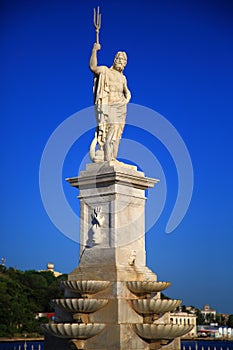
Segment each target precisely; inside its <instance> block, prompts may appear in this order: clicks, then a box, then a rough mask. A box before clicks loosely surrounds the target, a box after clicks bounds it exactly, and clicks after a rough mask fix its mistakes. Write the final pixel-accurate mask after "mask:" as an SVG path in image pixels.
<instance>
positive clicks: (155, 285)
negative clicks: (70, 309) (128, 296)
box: [127, 281, 171, 294]
mask: <svg viewBox="0 0 233 350" xmlns="http://www.w3.org/2000/svg"><path fill="white" fill-rule="evenodd" d="M170 284H171V283H170V282H157V281H131V282H127V287H128V289H129V290H130V291H131V292H133V293H135V294H146V293H157V292H160V291H161V290H164V289H166V288H168V287H169V286H170Z"/></svg>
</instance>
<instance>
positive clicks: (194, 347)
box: [0, 340, 233, 350]
mask: <svg viewBox="0 0 233 350" xmlns="http://www.w3.org/2000/svg"><path fill="white" fill-rule="evenodd" d="M0 350H44V343H43V342H42V341H17V342H0ZM181 350H233V342H231V341H220V340H214V341H182V342H181Z"/></svg>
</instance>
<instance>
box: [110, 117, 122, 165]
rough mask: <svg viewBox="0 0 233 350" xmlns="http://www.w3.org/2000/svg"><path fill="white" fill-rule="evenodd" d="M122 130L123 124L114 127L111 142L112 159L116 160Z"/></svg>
mask: <svg viewBox="0 0 233 350" xmlns="http://www.w3.org/2000/svg"><path fill="white" fill-rule="evenodd" d="M123 130H124V123H119V124H117V125H115V132H114V139H115V141H114V142H113V150H112V154H113V157H114V159H116V157H117V153H118V149H119V144H120V140H121V136H122V133H123Z"/></svg>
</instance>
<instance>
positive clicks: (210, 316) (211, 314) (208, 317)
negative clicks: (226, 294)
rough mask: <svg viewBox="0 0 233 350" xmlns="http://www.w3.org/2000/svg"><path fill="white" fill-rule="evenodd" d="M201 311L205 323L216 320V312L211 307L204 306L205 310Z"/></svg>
mask: <svg viewBox="0 0 233 350" xmlns="http://www.w3.org/2000/svg"><path fill="white" fill-rule="evenodd" d="M200 311H201V314H202V315H203V316H204V318H205V321H207V322H211V321H213V320H215V319H216V310H214V309H211V308H210V306H209V305H204V309H203V310H200Z"/></svg>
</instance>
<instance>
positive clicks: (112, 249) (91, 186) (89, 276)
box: [45, 161, 183, 350]
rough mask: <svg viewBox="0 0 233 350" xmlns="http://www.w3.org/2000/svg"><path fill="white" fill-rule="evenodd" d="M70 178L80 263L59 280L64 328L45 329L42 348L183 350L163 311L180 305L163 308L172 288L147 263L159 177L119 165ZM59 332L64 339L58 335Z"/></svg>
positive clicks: (95, 166) (59, 308)
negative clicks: (150, 197) (164, 293)
mask: <svg viewBox="0 0 233 350" xmlns="http://www.w3.org/2000/svg"><path fill="white" fill-rule="evenodd" d="M67 180H68V181H69V183H70V184H71V185H72V186H74V187H76V188H77V189H79V200H80V204H81V205H80V207H81V213H80V216H81V223H80V237H81V248H80V263H79V266H78V267H77V268H75V269H74V271H72V272H71V273H70V274H69V276H68V281H67V282H63V283H62V287H63V288H64V299H60V300H58V301H55V305H56V317H57V322H58V323H60V325H54V326H53V325H51V326H47V328H46V327H45V328H46V329H47V332H49V333H50V334H46V340H45V349H46V350H54V349H55V348H56V349H58V350H65V349H90V350H91V349H92V350H93V349H95V350H97V349H99V350H103V349H108V350H109V349H111V350H142V349H144V350H146V349H148V350H149V349H159V348H161V347H162V346H163V349H164V350H165V349H166V350H178V349H179V344H180V343H179V340H175V341H172V334H173V333H174V332H172V331H170V333H169V332H168V330H169V329H170V328H171V327H170V325H168V324H169V323H170V321H169V317H167V316H166V314H165V315H164V316H162V314H163V312H166V311H167V310H170V309H171V308H172V307H173V306H176V305H178V304H179V303H180V301H174V302H173V301H166V300H165V301H164V305H163V303H162V301H161V300H160V291H161V290H164V289H166V288H167V287H169V285H170V283H169V282H159V281H157V276H156V274H155V273H154V272H152V271H151V270H150V269H149V268H148V267H147V266H146V251H145V200H146V198H145V190H146V189H148V188H150V187H153V186H154V184H156V183H157V182H158V180H155V179H150V178H146V177H145V175H144V174H143V173H142V172H139V171H137V169H136V167H134V166H128V165H125V164H123V163H119V162H116V161H111V162H103V163H93V164H87V167H86V170H85V171H82V172H81V173H80V175H79V176H78V177H75V178H71V179H67ZM66 300H67V301H66ZM103 300H104V302H103ZM89 301H90V302H89ZM98 301H99V302H98ZM106 301H107V302H106ZM165 303H166V305H165ZM99 304H100V306H101V307H99ZM161 316H162V317H161ZM61 322H63V323H66V322H70V326H69V325H65V326H64V327H63V326H62V324H61ZM77 322H78V323H80V325H81V326H78V324H77ZM85 325H86V326H85ZM91 325H93V327H92V326H91ZM62 327H63V328H64V329H63V328H62ZM88 327H89V328H88ZM169 327H170V328H169ZM181 328H182V327H181ZM181 328H179V330H180V334H183V332H182V329H181ZM173 329H175V328H174V327H173ZM81 330H82V332H81ZM89 330H90V332H89V333H88V331H89ZM60 331H63V332H65V333H64V334H65V335H64V337H65V338H67V339H60V338H58V336H59V335H57V337H55V335H56V332H58V333H59V332H60ZM66 331H67V332H68V331H70V333H72V332H73V333H72V334H70V336H69V334H68V333H69V332H68V333H67V332H66ZM85 331H86V333H85ZM165 331H166V332H167V333H166V332H165ZM79 332H81V333H82V335H79ZM61 333H62V332H61ZM81 333H80V334H81ZM144 333H145V334H144ZM165 333H166V334H165ZM168 333H169V335H167V334H168ZM178 333H179V332H178ZM178 333H177V334H178ZM59 334H60V333H59ZM88 334H89V335H90V337H89V336H88ZM164 334H165V335H166V337H165V339H163V336H164ZM174 334H175V333H174ZM178 335H179V334H178ZM79 338H80V339H79Z"/></svg>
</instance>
